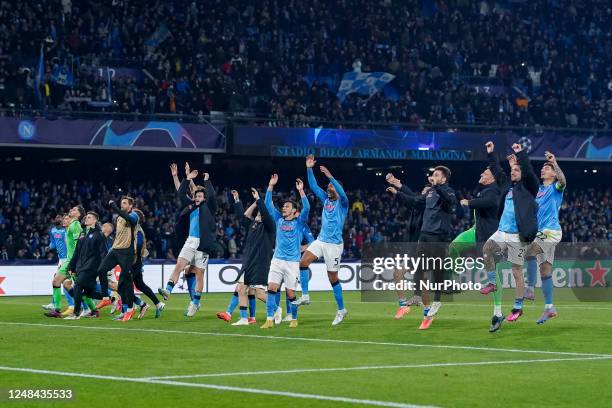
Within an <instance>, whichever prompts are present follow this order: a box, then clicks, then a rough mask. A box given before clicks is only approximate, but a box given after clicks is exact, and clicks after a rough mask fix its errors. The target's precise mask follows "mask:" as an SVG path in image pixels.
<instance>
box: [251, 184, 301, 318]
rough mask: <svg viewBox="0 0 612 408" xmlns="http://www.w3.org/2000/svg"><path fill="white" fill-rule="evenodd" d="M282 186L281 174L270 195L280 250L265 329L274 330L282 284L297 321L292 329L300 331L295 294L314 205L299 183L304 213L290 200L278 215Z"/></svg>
mask: <svg viewBox="0 0 612 408" xmlns="http://www.w3.org/2000/svg"><path fill="white" fill-rule="evenodd" d="M276 183H278V174H274V175H272V177H271V178H270V182H269V184H268V190H267V191H266V199H265V203H266V208H267V209H268V212H269V213H270V215H272V218H273V219H274V222H275V224H276V249H275V250H274V255H273V257H272V262H271V263H270V273H269V274H268V298H267V300H266V323H264V324H263V325H262V326H261V328H262V329H269V328H271V327H274V314H275V313H276V309H277V308H278V305H277V301H276V292H277V291H278V290H279V289H280V286H281V283H283V282H284V283H285V290H286V291H287V295H288V296H289V300H290V301H291V315H292V316H291V317H292V318H293V320H292V321H291V322H290V323H289V327H292V328H293V327H297V325H298V322H297V309H298V305H297V301H296V299H295V290H296V289H297V285H298V280H299V273H300V244H301V243H302V238H303V234H304V225H306V223H307V222H308V212H309V211H310V203H309V202H308V198H307V197H306V193H304V182H303V181H302V180H300V179H297V181H296V183H295V187H296V188H297V190H298V192H299V194H300V197H301V200H302V210H301V211H298V205H297V203H296V202H295V201H291V200H286V201H285V202H284V203H283V207H282V209H281V211H278V210H277V209H276V207H275V206H274V203H273V202H272V190H273V189H274V186H275V185H276Z"/></svg>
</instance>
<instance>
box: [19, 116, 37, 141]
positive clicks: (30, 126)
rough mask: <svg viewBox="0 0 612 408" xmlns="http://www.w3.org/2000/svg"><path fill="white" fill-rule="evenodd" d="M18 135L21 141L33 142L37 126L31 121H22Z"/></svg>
mask: <svg viewBox="0 0 612 408" xmlns="http://www.w3.org/2000/svg"><path fill="white" fill-rule="evenodd" d="M17 133H19V137H20V138H21V140H25V141H29V140H32V139H34V136H36V125H35V124H34V123H32V122H31V121H29V120H22V121H21V122H19V126H17Z"/></svg>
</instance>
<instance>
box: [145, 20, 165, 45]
mask: <svg viewBox="0 0 612 408" xmlns="http://www.w3.org/2000/svg"><path fill="white" fill-rule="evenodd" d="M170 36H171V34H170V30H168V27H166V25H165V24H163V23H162V24H160V25H159V26H158V27H157V30H155V32H154V33H153V35H151V37H149V39H148V40H147V41H145V45H147V46H148V47H153V48H155V47H157V46H158V45H159V44H161V43H163V42H164V41H166V39H167V38H168V37H170Z"/></svg>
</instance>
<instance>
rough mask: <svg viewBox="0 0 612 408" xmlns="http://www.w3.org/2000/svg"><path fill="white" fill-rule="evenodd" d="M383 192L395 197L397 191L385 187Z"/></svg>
mask: <svg viewBox="0 0 612 408" xmlns="http://www.w3.org/2000/svg"><path fill="white" fill-rule="evenodd" d="M385 191H386V192H387V193H389V194H391V195H396V194H397V189H396V188H395V187H387V189H386V190H385Z"/></svg>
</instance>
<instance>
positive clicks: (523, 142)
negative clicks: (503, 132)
mask: <svg viewBox="0 0 612 408" xmlns="http://www.w3.org/2000/svg"><path fill="white" fill-rule="evenodd" d="M518 143H519V144H520V145H521V146H523V149H525V151H526V152H527V153H530V152H531V139H530V138H528V137H526V136H523V137H521V138H520V139H519V140H518Z"/></svg>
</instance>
